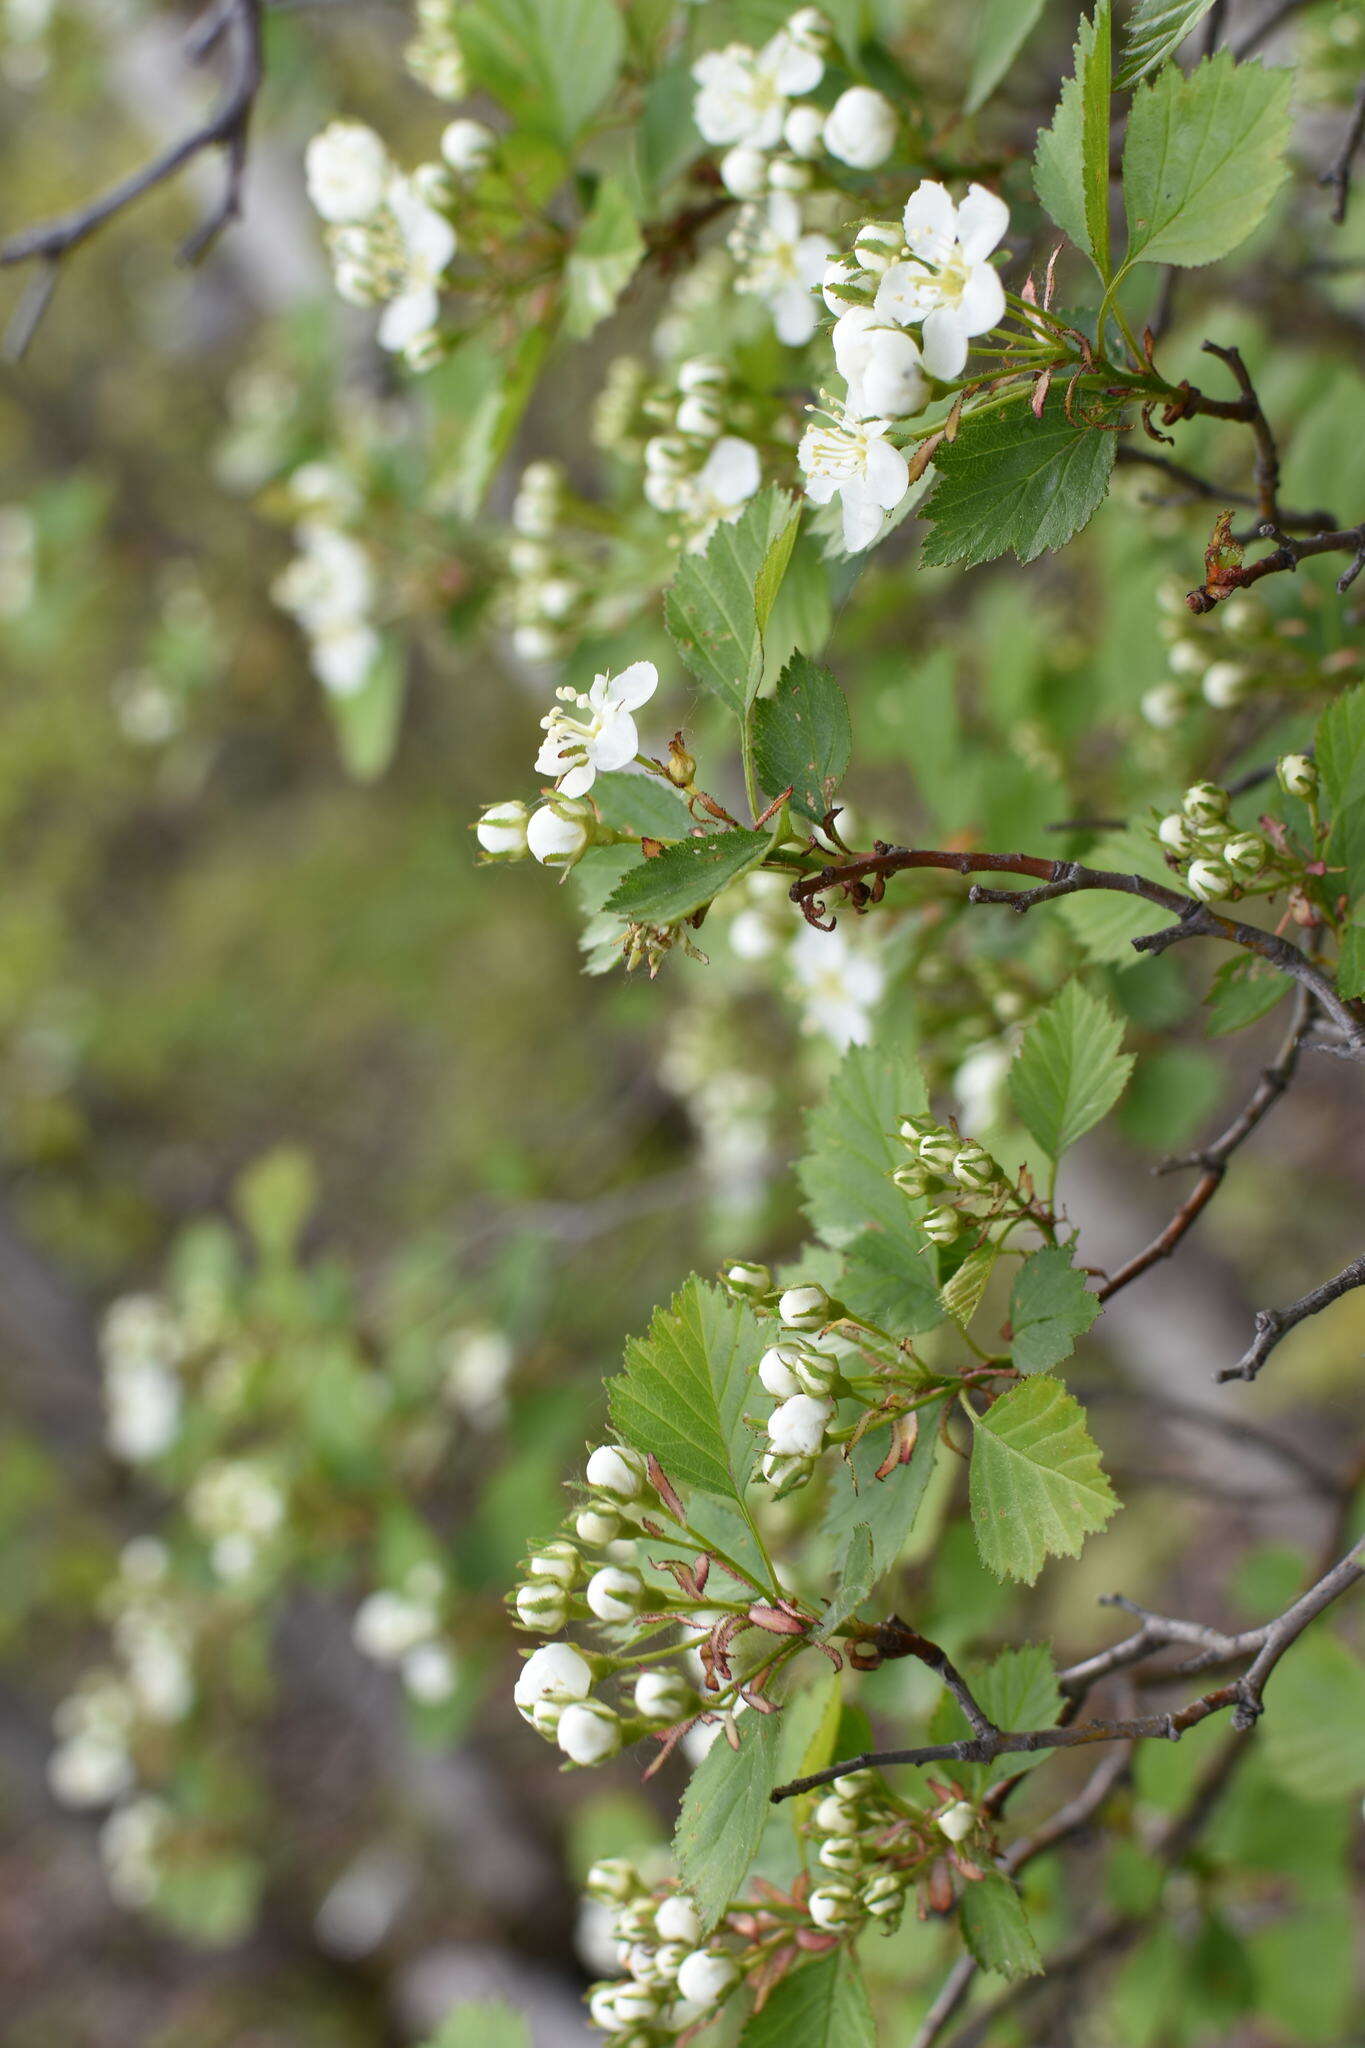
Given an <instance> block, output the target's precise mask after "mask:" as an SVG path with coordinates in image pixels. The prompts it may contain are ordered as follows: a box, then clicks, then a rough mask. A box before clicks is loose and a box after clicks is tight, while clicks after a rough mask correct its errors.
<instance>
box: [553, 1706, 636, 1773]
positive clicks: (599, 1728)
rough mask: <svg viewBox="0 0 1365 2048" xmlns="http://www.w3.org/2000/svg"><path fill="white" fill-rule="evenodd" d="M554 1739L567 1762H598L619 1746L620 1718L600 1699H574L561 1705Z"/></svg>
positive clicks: (614, 1752) (603, 1760) (605, 1758)
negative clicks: (565, 1704) (564, 1705)
mask: <svg viewBox="0 0 1365 2048" xmlns="http://www.w3.org/2000/svg"><path fill="white" fill-rule="evenodd" d="M555 1741H556V1742H557V1743H558V1744H559V1747H560V1748H561V1749H562V1750H563V1752H564V1754H565V1756H566V1757H567V1758H568V1759H569V1762H570V1763H571V1764H600V1763H605V1762H606V1760H607V1758H608V1757H611V1756H615V1754H616V1752H617V1750H618V1749H620V1747H621V1722H620V1717H619V1716H618V1715H617V1714H615V1713H614V1712H613V1711H612V1709H611V1708H610V1707H609V1706H606V1705H605V1704H604V1703H603V1702H602V1701H601V1700H575V1701H574V1702H573V1703H572V1705H570V1706H567V1707H565V1709H564V1711H563V1713H562V1714H561V1715H560V1717H559V1726H558V1728H557V1729H556V1730H555Z"/></svg>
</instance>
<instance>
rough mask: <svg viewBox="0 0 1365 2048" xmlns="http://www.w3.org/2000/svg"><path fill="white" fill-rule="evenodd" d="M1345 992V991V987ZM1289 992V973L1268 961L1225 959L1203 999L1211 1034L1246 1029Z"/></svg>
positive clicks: (1224, 1035) (1249, 958) (1218, 1036)
mask: <svg viewBox="0 0 1365 2048" xmlns="http://www.w3.org/2000/svg"><path fill="white" fill-rule="evenodd" d="M1342 993H1343V995H1344V994H1345V990H1344V989H1343V991H1342ZM1288 994H1289V977H1288V975H1286V974H1281V973H1280V971H1279V969H1278V968H1276V967H1271V966H1270V965H1269V964H1268V963H1267V962H1266V961H1264V960H1257V959H1255V958H1254V957H1248V956H1246V955H1244V956H1243V957H1242V958H1241V959H1240V960H1225V961H1224V962H1223V964H1222V966H1221V967H1220V968H1219V969H1218V972H1217V973H1216V974H1215V975H1214V977H1213V980H1212V982H1211V983H1210V985H1209V992H1208V995H1207V996H1206V997H1205V998H1204V1001H1205V1004H1206V1006H1207V1009H1208V1013H1209V1015H1208V1023H1207V1025H1206V1027H1205V1028H1206V1029H1207V1031H1208V1035H1209V1037H1210V1038H1226V1037H1227V1036H1228V1034H1229V1033H1230V1032H1233V1031H1242V1030H1245V1028H1246V1026H1247V1025H1248V1024H1254V1023H1255V1022H1256V1021H1257V1019H1258V1018H1259V1017H1264V1016H1266V1015H1267V1014H1268V1013H1269V1012H1270V1011H1271V1010H1273V1009H1274V1007H1275V1005H1276V1003H1278V1002H1282V1001H1283V999H1284V997H1285V996H1287V995H1288Z"/></svg>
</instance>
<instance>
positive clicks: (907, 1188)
mask: <svg viewBox="0 0 1365 2048" xmlns="http://www.w3.org/2000/svg"><path fill="white" fill-rule="evenodd" d="M891 1178H892V1180H893V1181H894V1182H895V1183H896V1186H897V1187H898V1188H899V1189H900V1191H901V1193H902V1194H903V1195H908V1196H909V1198H910V1200H911V1201H912V1202H917V1201H918V1200H919V1199H920V1197H921V1196H922V1195H927V1194H928V1192H929V1190H930V1188H931V1187H932V1186H933V1185H934V1182H935V1181H936V1179H937V1178H938V1176H937V1175H936V1174H932V1173H930V1171H929V1169H928V1167H927V1166H920V1165H918V1164H916V1165H914V1166H898V1167H897V1168H896V1171H895V1172H894V1173H893V1174H892V1176H891Z"/></svg>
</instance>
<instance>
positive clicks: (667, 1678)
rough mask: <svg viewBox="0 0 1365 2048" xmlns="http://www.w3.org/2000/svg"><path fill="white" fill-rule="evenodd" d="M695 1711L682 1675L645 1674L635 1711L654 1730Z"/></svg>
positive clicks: (637, 1691)
mask: <svg viewBox="0 0 1365 2048" xmlns="http://www.w3.org/2000/svg"><path fill="white" fill-rule="evenodd" d="M695 1708H696V1694H695V1693H694V1692H693V1690H692V1688H691V1686H690V1685H688V1683H687V1681H686V1680H685V1679H684V1678H683V1676H682V1674H681V1673H680V1672H677V1671H642V1672H641V1673H640V1676H639V1677H638V1678H637V1679H636V1681H635V1711H636V1713H637V1714H638V1715H639V1716H640V1719H641V1720H642V1721H648V1722H649V1723H650V1725H651V1727H655V1728H671V1727H672V1725H673V1723H674V1722H675V1721H685V1720H686V1719H687V1717H688V1715H689V1714H690V1713H692V1712H694V1711H695ZM684 1938H685V1937H683V1936H681V1935H679V1936H676V1937H675V1939H677V1940H682V1939H684Z"/></svg>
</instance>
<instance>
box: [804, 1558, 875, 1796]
mask: <svg viewBox="0 0 1365 2048" xmlns="http://www.w3.org/2000/svg"><path fill="white" fill-rule="evenodd" d="M876 1583H877V1562H876V1558H875V1555H874V1553H873V1548H872V1531H871V1529H870V1528H869V1527H868V1525H867V1523H866V1522H858V1523H856V1524H855V1526H854V1530H853V1534H852V1535H851V1536H850V1537H849V1539H848V1548H847V1549H846V1550H845V1552H844V1556H843V1562H842V1563H841V1565H840V1566H839V1577H838V1580H837V1582H836V1584H835V1588H834V1591H833V1593H832V1594H831V1595H830V1600H829V1605H828V1606H827V1607H826V1609H825V1612H824V1616H823V1618H822V1620H821V1622H820V1634H821V1635H822V1636H832V1635H833V1634H834V1631H835V1630H836V1629H838V1628H842V1627H843V1625H844V1623H845V1622H846V1621H847V1620H848V1619H849V1617H850V1615H853V1614H856V1613H857V1611H858V1609H859V1608H860V1607H861V1606H862V1604H863V1602H864V1600H866V1599H867V1598H868V1596H869V1594H870V1593H871V1591H872V1588H873V1587H874V1586H875V1585H876ZM801 1775H802V1776H804V1775H805V1773H804V1772H803V1773H802V1774H801Z"/></svg>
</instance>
